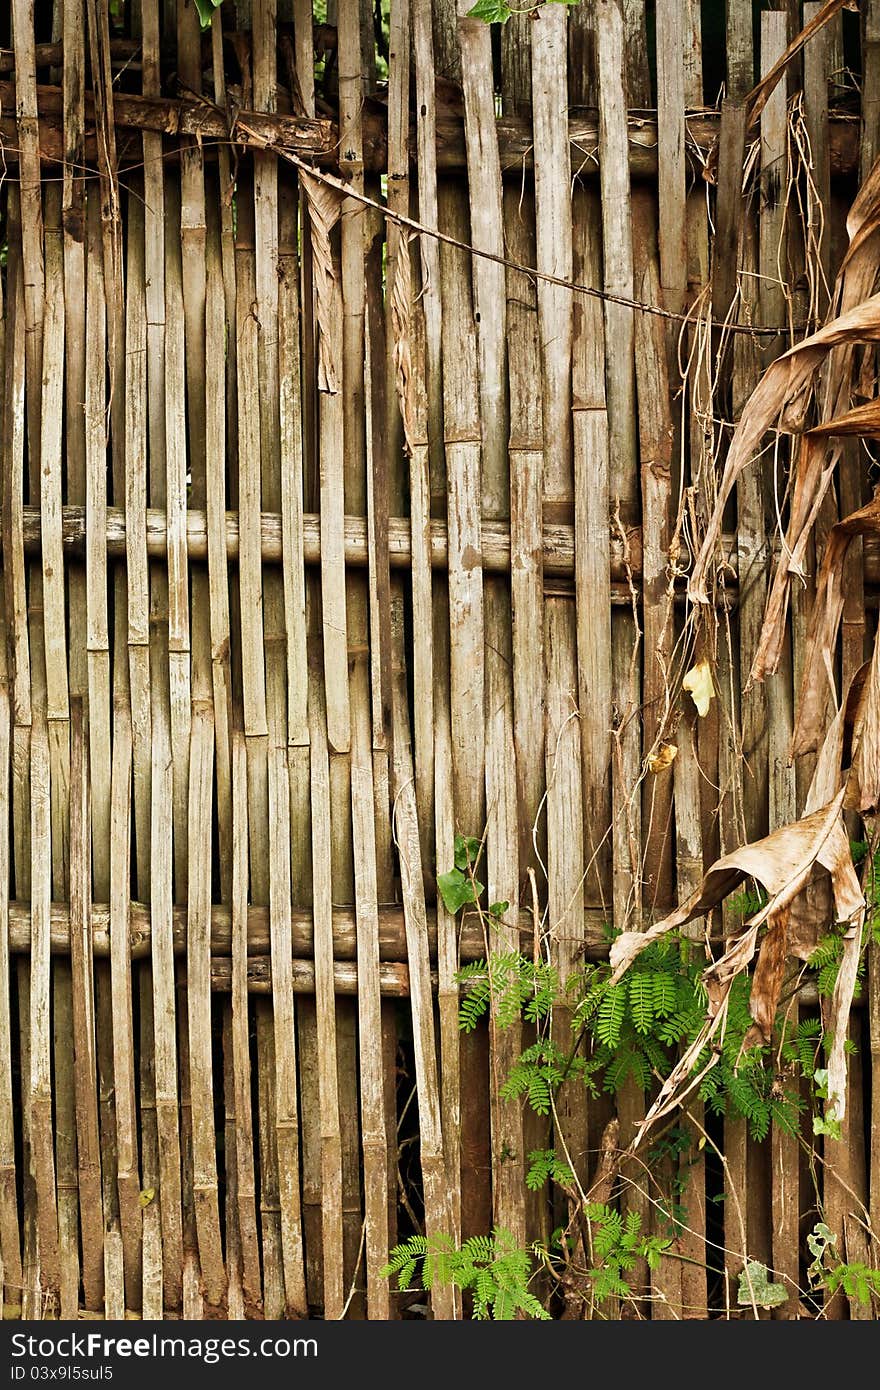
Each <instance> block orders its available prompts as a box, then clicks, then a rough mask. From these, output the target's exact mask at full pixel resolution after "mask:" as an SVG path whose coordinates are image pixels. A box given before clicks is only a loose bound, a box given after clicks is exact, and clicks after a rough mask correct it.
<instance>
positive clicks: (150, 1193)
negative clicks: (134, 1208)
mask: <svg viewBox="0 0 880 1390" xmlns="http://www.w3.org/2000/svg"><path fill="white" fill-rule="evenodd" d="M155 1195H156V1189H155V1187H145V1188H144V1190H143V1191H142V1193H141V1206H142V1207H148V1206H149V1205H150V1203H151V1202H152V1200H153V1198H154V1197H155Z"/></svg>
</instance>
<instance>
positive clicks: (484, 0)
mask: <svg viewBox="0 0 880 1390" xmlns="http://www.w3.org/2000/svg"><path fill="white" fill-rule="evenodd" d="M512 14H513V11H512V10H511V8H510V6H509V5H508V4H506V3H505V0H477V3H476V5H474V7H473V9H472V10H468V19H482V21H483V23H484V24H506V23H507V21H508V20H509V19H510V16H511V15H512Z"/></svg>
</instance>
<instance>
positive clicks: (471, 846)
mask: <svg viewBox="0 0 880 1390" xmlns="http://www.w3.org/2000/svg"><path fill="white" fill-rule="evenodd" d="M480 847H481V841H480V840H478V839H477V838H476V836H475V835H456V837H455V850H454V858H455V867H456V868H457V869H466V868H467V866H468V864H476V862H477V860H478V859H479V857H480Z"/></svg>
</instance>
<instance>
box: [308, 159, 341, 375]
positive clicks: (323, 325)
mask: <svg viewBox="0 0 880 1390" xmlns="http://www.w3.org/2000/svg"><path fill="white" fill-rule="evenodd" d="M299 177H300V184H301V186H302V189H303V191H304V193H305V195H306V201H307V203H308V208H309V221H310V224H311V233H312V237H311V239H312V256H313V278H314V284H315V299H316V312H317V318H318V329H319V340H318V390H319V391H326V392H328V393H329V394H330V395H334V394H335V393H336V392H337V391H338V390H339V381H338V376H337V369H336V363H335V361H334V343H336V342H338V341H339V336H340V332H341V323H342V303H341V299H342V296H341V291H340V289H339V286H338V284H337V280H336V270H335V268H334V265H333V249H332V247H331V245H330V233H331V231H332V230H333V228H334V227H335V226H336V223H337V222H338V221H339V217H340V212H341V208H342V197H341V195H340V194H339V193H338V192H337V191H336V189H335V188H331V187H330V186H329V185H328V184H326V183H324V182H323V181H322V180H321V179H317V178H315V177H314V175H313V174H309V173H307V172H306V171H305V169H301V170H300V175H299Z"/></svg>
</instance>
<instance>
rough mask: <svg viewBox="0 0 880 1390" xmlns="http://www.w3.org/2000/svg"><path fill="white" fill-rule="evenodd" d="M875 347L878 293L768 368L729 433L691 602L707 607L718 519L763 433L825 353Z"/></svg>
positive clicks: (795, 398) (797, 396) (806, 385)
mask: <svg viewBox="0 0 880 1390" xmlns="http://www.w3.org/2000/svg"><path fill="white" fill-rule="evenodd" d="M866 342H880V294H875V295H872V296H871V298H870V299H866V300H865V301H864V302H863V303H860V304H857V305H856V306H855V307H854V308H852V309H850V310H849V311H848V312H846V313H843V314H841V315H840V316H839V317H838V318H835V319H833V320H832V321H831V322H830V323H828V324H826V325H825V327H824V328H820V329H819V331H818V332H817V333H813V334H812V335H811V337H809V338H805V339H804V340H803V342H801V343H797V344H795V346H794V347H793V348H790V349H789V351H788V352H786V353H785V354H784V355H783V356H782V357H778V358H777V359H776V361H775V362H773V363H771V365H770V366H769V367H768V368H767V371H766V372H765V373H764V375H763V377H762V378H761V380H760V381H759V382H758V385H757V386H756V388H755V390H754V391H753V392H752V394H751V396H750V397H749V399H748V401H747V402H746V406H745V409H744V410H743V413H742V416H741V417H740V422H739V424H738V425H737V427H736V430H735V431H734V435H733V438H732V440H731V442H730V449H729V450H728V454H727V462H726V464H725V466H724V473H723V475H722V478H721V481H720V483H719V485H718V495H717V499H716V503H715V508H714V511H713V512H712V516H711V517H710V519H709V524H708V526H707V528H706V535H705V537H704V539H703V544H702V546H701V548H700V553H699V555H698V556H697V560H696V563H695V565H694V569H693V573H692V574H691V578H690V582H689V584H688V595H689V597H690V598H691V599H692V600H693V601H694V602H696V603H708V602H709V595H708V592H707V589H706V576H707V572H708V568H709V561H710V559H711V556H712V554H713V553H714V550H715V547H716V545H717V543H718V540H719V537H720V535H721V520H722V516H723V513H724V508H725V505H726V503H727V499H728V498H729V496H730V494H731V492H732V490H733V487H734V484H735V483H736V480H737V478H738V477H739V476H740V474H741V473H742V471H743V469H744V468H746V467H747V465H748V464H749V463H750V462H751V459H752V457H753V456H754V454H755V453H756V452H757V450H758V447H759V445H760V443H761V440H762V439H763V437H764V435H765V434H766V433H767V431H768V430H770V429H772V428H773V426H774V425H775V424H776V423H777V422H778V421H779V419H780V416H781V415H782V414H783V412H785V411H789V410H791V409H792V408H793V406H794V405H795V403H800V402H802V401H803V400H804V398H805V396H806V393H807V392H808V391H809V390H810V388H811V387H812V383H813V378H814V377H815V375H816V372H817V371H818V370H819V368H820V367H821V365H822V363H823V362H824V361H825V359H826V357H827V355H828V353H829V351H830V350H831V349H833V348H835V347H837V346H839V345H841V344H852V343H866Z"/></svg>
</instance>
